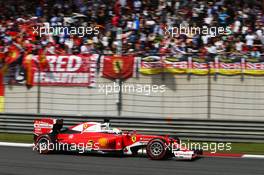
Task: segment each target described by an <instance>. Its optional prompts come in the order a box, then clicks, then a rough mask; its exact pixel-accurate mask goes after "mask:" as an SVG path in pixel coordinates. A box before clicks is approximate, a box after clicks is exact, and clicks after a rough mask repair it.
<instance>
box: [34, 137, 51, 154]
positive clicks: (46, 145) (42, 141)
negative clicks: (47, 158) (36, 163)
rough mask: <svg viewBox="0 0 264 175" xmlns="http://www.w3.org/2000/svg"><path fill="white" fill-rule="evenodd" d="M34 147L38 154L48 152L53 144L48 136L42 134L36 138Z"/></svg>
mask: <svg viewBox="0 0 264 175" xmlns="http://www.w3.org/2000/svg"><path fill="white" fill-rule="evenodd" d="M36 148H37V151H38V152H39V153H40V154H48V153H50V152H52V151H53V150H54V144H53V142H52V139H51V138H50V137H49V136H43V137H40V138H39V139H38V140H37V142H36Z"/></svg>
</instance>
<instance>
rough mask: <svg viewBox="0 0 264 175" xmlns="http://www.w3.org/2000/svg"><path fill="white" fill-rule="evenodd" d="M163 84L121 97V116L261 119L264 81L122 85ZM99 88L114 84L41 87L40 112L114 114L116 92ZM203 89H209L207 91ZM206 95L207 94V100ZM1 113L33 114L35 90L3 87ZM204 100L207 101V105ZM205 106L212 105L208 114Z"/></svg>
mask: <svg viewBox="0 0 264 175" xmlns="http://www.w3.org/2000/svg"><path fill="white" fill-rule="evenodd" d="M128 84H129V85H134V87H136V86H141V87H142V86H145V85H148V86H153V85H158V86H161V85H165V86H166V88H165V92H163V93H161V92H158V93H157V92H152V93H151V94H150V95H145V94H144V93H139V92H135V91H128V90H126V91H124V92H123V93H122V99H123V100H122V102H123V108H122V115H123V116H151V117H163V118H168V119H169V118H207V117H208V112H210V114H211V115H210V117H211V118H212V119H245V120H264V107H263V104H264V78H263V77H250V76H246V77H245V78H244V80H243V81H241V77H240V76H233V77H230V76H229V77H227V76H218V77H217V79H216V80H214V77H212V78H211V86H208V77H207V76H191V77H190V79H188V76H187V75H172V74H166V75H163V76H162V75H154V76H144V75H139V77H138V78H131V79H129V80H127V81H126V82H125V85H128ZM99 85H101V86H102V85H111V86H114V84H113V82H112V81H110V80H107V79H104V78H100V77H98V78H97V87H96V88H86V87H41V98H40V101H41V103H40V106H41V113H50V114H52V113H54V114H73V115H117V105H116V103H117V102H118V92H113V93H109V94H107V95H106V94H105V92H102V89H101V90H100V88H99ZM208 88H209V90H210V91H208ZM208 95H210V96H209V97H208ZM5 96H6V98H5V99H6V103H5V112H22V113H36V112H37V101H38V98H37V87H33V88H32V89H30V90H27V89H26V88H25V87H23V86H13V87H12V88H10V87H8V86H7V87H6V95H5ZM208 100H209V101H210V102H211V103H210V104H208ZM208 106H211V108H210V110H208Z"/></svg>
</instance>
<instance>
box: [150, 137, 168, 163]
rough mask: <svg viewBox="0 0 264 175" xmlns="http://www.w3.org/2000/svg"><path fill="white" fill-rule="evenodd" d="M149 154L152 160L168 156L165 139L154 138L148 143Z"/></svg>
mask: <svg viewBox="0 0 264 175" xmlns="http://www.w3.org/2000/svg"><path fill="white" fill-rule="evenodd" d="M146 150H147V156H148V158H149V159H152V160H162V159H166V158H167V150H166V146H165V143H164V141H162V140H161V139H153V140H151V141H149V143H148V145H147V148H146Z"/></svg>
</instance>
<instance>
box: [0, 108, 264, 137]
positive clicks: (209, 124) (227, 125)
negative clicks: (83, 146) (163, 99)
mask: <svg viewBox="0 0 264 175" xmlns="http://www.w3.org/2000/svg"><path fill="white" fill-rule="evenodd" d="M42 117H53V118H62V119H64V126H66V127H67V126H71V125H74V124H78V123H80V122H83V121H98V122H102V121H103V120H104V119H106V118H107V119H110V121H111V124H112V126H113V127H118V128H120V129H122V130H127V131H133V130H136V131H137V132H140V133H146V134H159V135H173V136H178V137H180V138H181V139H189V140H206V141H217V142H220V141H232V142H264V121H242V120H240V121H238V120H215V119H214V120H213V119H211V120H208V119H169V118H168V119H161V118H151V117H128V116H127V117H116V116H70V115H47V114H42V115H38V114H16V113H1V114H0V132H4V133H21V134H22V133H23V134H29V133H32V130H33V121H34V119H38V118H42Z"/></svg>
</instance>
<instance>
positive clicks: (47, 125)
mask: <svg viewBox="0 0 264 175" xmlns="http://www.w3.org/2000/svg"><path fill="white" fill-rule="evenodd" d="M62 126H63V119H53V118H43V119H36V120H34V131H33V132H34V134H35V135H42V134H50V133H57V132H58V131H59V130H60V129H61V128H62Z"/></svg>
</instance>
